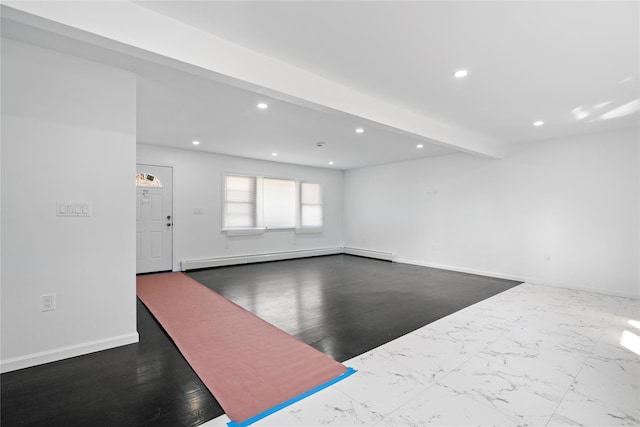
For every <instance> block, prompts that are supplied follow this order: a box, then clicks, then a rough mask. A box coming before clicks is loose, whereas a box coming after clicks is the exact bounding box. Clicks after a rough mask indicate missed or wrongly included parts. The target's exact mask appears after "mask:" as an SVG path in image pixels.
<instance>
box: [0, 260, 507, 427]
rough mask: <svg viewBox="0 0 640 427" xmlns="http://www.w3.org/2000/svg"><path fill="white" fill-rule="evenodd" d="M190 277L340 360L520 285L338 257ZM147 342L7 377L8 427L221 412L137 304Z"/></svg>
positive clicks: (179, 420) (173, 421) (175, 420)
mask: <svg viewBox="0 0 640 427" xmlns="http://www.w3.org/2000/svg"><path fill="white" fill-rule="evenodd" d="M189 275H190V276H191V277H193V278H194V279H196V280H198V281H199V282H200V283H203V284H204V285H206V286H208V287H209V288H211V289H213V290H215V291H216V292H218V293H220V294H222V295H223V296H225V297H227V298H228V299H230V300H232V301H234V302H236V303H237V304H239V305H241V306H243V307H244V308H246V309H248V310H250V311H252V312H253V313H255V314H257V315H258V316H260V317H261V318H263V319H265V320H266V321H268V322H270V323H272V324H274V325H276V326H277V327H279V328H281V329H283V330H285V331H287V332H288V333H290V334H292V335H294V336H296V337H298V338H299V339H301V340H302V341H304V342H306V343H308V344H310V345H311V346H313V347H315V348H317V349H318V350H320V351H322V352H324V353H325V354H327V355H329V356H331V357H333V358H334V359H336V360H338V361H341V362H343V361H345V360H347V359H350V358H351V357H354V356H356V355H358V354H361V353H364V352H366V351H368V350H370V349H372V348H375V347H377V346H379V345H381V344H384V343H386V342H388V341H390V340H392V339H395V338H397V337H399V336H402V335H404V334H407V333H409V332H411V331H413V330H415V329H417V328H419V327H421V326H424V325H426V324H429V323H431V322H433V321H435V320H437V319H439V318H441V317H444V316H446V315H448V314H451V313H453V312H455V311H458V310H460V309H462V308H464V307H466V306H469V305H471V304H474V303H476V302H479V301H481V300H483V299H486V298H488V297H490V296H492V295H495V294H497V293H500V292H502V291H504V290H506V289H509V288H511V287H513V286H515V285H517V284H518V282H513V281H509V280H503V279H493V278H488V277H483V276H475V275H471V274H465V273H456V272H450V271H444V270H437V269H431V268H425V267H417V266H411V265H405V264H394V263H390V262H385V261H378V260H372V259H367V258H360V257H354V256H349V255H334V256H326V257H317V258H307V259H300V260H291V261H279V262H271V263H264V264H252V265H243V266H231V267H221V268H215V269H208V270H200V271H194V272H191V273H189ZM138 332H139V333H140V342H139V343H137V344H132V345H128V346H124V347H120V348H116V349H111V350H106V351H102V352H98V353H93V354H89V355H85V356H80V357H76V358H73V359H67V360H62V361H59V362H54V363H49V364H46V365H41V366H36V367H33V368H28V369H23V370H19V371H15V372H9V373H6V374H2V375H1V376H0V389H1V401H0V402H1V409H0V416H1V418H0V420H1V425H2V427H11V426H42V425H48V426H89V425H90V426H196V425H199V424H201V423H203V422H205V421H208V420H210V419H212V418H214V417H216V416H218V415H221V414H222V409H221V408H220V406H219V405H218V403H217V402H216V400H215V399H214V397H213V396H212V395H211V393H210V392H209V391H208V390H207V388H206V387H204V385H203V384H202V382H201V381H200V380H199V379H198V377H197V376H196V375H195V373H194V372H193V371H192V370H191V368H190V367H189V365H188V364H187V363H186V361H185V360H184V359H183V358H182V356H181V354H180V353H179V351H178V350H177V349H176V347H175V345H174V344H173V343H172V342H171V340H170V339H169V338H168V336H167V335H166V334H165V333H164V331H163V330H162V329H161V328H160V326H159V325H158V323H157V322H156V321H155V319H153V317H152V316H151V315H150V314H149V312H148V311H147V309H146V308H145V307H144V306H143V305H142V304H141V303H140V302H138Z"/></svg>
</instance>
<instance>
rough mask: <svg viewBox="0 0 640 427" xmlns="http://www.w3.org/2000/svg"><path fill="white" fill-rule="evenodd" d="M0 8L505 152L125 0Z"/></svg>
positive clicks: (310, 100)
mask: <svg viewBox="0 0 640 427" xmlns="http://www.w3.org/2000/svg"><path fill="white" fill-rule="evenodd" d="M4 5H6V6H9V7H6V6H2V16H3V18H4V19H10V20H13V21H17V22H20V23H23V24H27V25H31V26H36V27H39V28H41V29H45V30H47V31H52V32H55V33H59V34H63V35H66V36H71V37H74V38H81V39H83V41H87V42H91V43H94V44H100V45H102V47H109V48H111V49H114V50H119V51H123V49H124V50H127V52H126V53H128V54H136V55H138V56H146V58H145V59H152V60H154V61H155V62H163V63H165V65H170V66H173V67H180V68H182V69H184V70H185V71H189V72H192V73H194V72H195V73H197V74H200V75H206V76H207V77H209V78H214V79H216V80H219V81H222V82H224V83H228V84H231V85H234V86H239V87H243V88H244V89H250V90H253V91H256V92H260V93H264V94H265V95H269V96H272V97H274V98H278V99H284V100H287V101H288V102H292V103H295V104H298V105H302V106H305V107H308V108H313V109H316V110H320V111H325V112H329V113H331V114H344V115H348V116H350V117H351V118H354V117H355V118H356V120H360V121H362V123H367V124H368V125H372V126H377V127H380V128H383V129H385V130H389V131H392V132H395V133H399V134H404V135H409V136H413V137H418V138H422V139H425V140H426V141H429V142H432V143H436V144H440V145H443V146H446V147H449V148H452V149H455V150H458V151H462V152H467V153H471V154H476V155H481V156H485V157H490V158H502V157H503V156H504V155H505V153H506V147H505V146H504V145H503V144H501V143H500V142H498V141H494V140H492V139H490V138H488V137H486V136H484V135H480V134H477V133H475V132H472V131H469V130H466V129H462V128H460V127H457V126H453V125H451V124H448V123H444V122H441V121H438V120H435V119H433V118H430V117H426V116H425V115H423V114H418V113H416V112H414V111H410V110H407V109H404V108H400V107H398V106H396V105H393V104H391V103H388V102H385V101H382V100H379V99H377V98H374V97H372V96H369V95H367V94H365V93H362V92H358V91H355V90H353V89H351V88H349V87H347V86H344V85H340V84H338V83H336V82H334V81H331V80H329V79H326V78H324V77H321V76H318V75H317V74H314V73H312V72H310V71H308V70H303V69H301V68H297V67H295V66H293V65H291V64H288V63H285V62H283V61H279V60H277V59H274V58H271V57H269V56H266V55H263V54H261V53H259V52H255V51H253V50H250V49H247V48H244V47H242V46H239V45H236V44H233V43H231V42H229V41H227V40H225V39H222V38H219V37H216V36H215V35H212V34H210V33H207V32H204V31H201V30H199V29H196V28H194V27H191V26H189V25H186V24H184V23H182V22H180V21H177V20H174V19H172V18H170V17H167V16H165V15H161V14H159V13H156V12H154V11H151V10H149V9H147V8H144V7H141V6H139V5H136V4H134V3H131V2H128V1H125V2H123V1H115V2H73V1H65V2H58V1H28V2H20V1H5V2H4ZM35 17H40V18H44V20H43V19H37V18H35ZM60 24H63V25H60ZM78 30H81V31H78ZM95 36H99V38H100V40H99V39H98V38H96V37H95ZM114 42H115V43H114ZM107 44H108V45H109V46H106V45H107ZM123 45H124V46H123ZM131 47H132V48H133V49H131ZM151 56H152V57H153V58H151Z"/></svg>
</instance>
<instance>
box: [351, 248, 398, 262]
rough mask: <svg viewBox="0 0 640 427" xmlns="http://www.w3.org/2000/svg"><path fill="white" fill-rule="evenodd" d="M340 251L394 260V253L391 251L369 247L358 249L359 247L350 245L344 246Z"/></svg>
mask: <svg viewBox="0 0 640 427" xmlns="http://www.w3.org/2000/svg"><path fill="white" fill-rule="evenodd" d="M342 252H343V253H345V254H348V255H357V256H363V257H367V258H376V259H383V260H386V261H394V259H395V255H394V254H393V252H383V251H372V250H370V249H360V248H350V247H344V248H343V250H342Z"/></svg>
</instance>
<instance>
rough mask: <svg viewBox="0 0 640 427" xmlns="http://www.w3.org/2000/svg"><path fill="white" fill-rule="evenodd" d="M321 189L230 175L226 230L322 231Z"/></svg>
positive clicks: (256, 177)
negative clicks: (280, 229) (294, 229)
mask: <svg viewBox="0 0 640 427" xmlns="http://www.w3.org/2000/svg"><path fill="white" fill-rule="evenodd" d="M321 190H322V186H321V185H320V184H318V183H311V182H301V181H296V180H292V179H279V178H264V177H260V176H241V175H226V176H225V191H224V194H225V196H224V197H225V200H224V228H225V229H226V230H242V229H277V228H296V229H307V230H318V229H321V228H322V197H321ZM307 232H310V231H307ZM313 232H317V231H313Z"/></svg>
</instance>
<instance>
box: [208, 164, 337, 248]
mask: <svg viewBox="0 0 640 427" xmlns="http://www.w3.org/2000/svg"><path fill="white" fill-rule="evenodd" d="M228 176H235V177H246V178H253V179H255V187H256V188H255V218H254V221H255V227H227V177H228ZM264 179H274V180H284V181H293V182H294V183H295V193H294V194H295V196H294V197H295V223H294V224H293V225H292V226H286V227H266V226H264V217H263V215H264V210H263V205H262V204H263V199H262V198H263V196H264V193H263V182H264V181H263V180H264ZM303 183H305V184H318V185H319V186H320V202H321V203H320V207H321V218H322V224H323V226H324V197H323V196H324V188H323V185H322V183H321V182H318V181H309V180H300V179H296V178H286V177H276V176H267V175H252V174H246V173H236V172H224V173H223V174H222V227H221V231H222V232H223V233H226V234H227V236H247V235H255V234H263V233H264V232H265V231H278V230H294V231H295V233H296V234H316V233H322V231H323V226H320V227H303V226H302V184H303Z"/></svg>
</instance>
